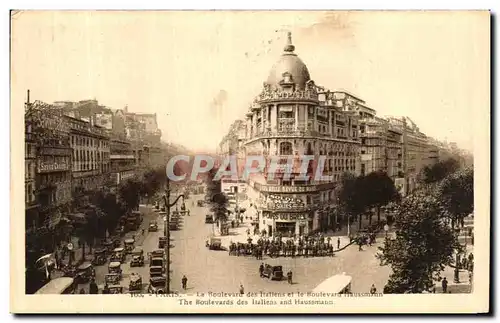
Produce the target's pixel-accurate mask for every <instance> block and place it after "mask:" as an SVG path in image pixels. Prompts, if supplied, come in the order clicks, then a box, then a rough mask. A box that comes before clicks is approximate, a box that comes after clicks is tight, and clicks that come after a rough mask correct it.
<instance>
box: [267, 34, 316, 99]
mask: <svg viewBox="0 0 500 323" xmlns="http://www.w3.org/2000/svg"><path fill="white" fill-rule="evenodd" d="M294 50H295V46H293V45H292V36H291V33H288V42H287V45H286V46H285V48H284V53H283V54H282V55H281V57H280V59H279V60H278V62H276V64H274V66H273V68H272V69H271V72H270V73H269V77H268V78H267V82H266V83H267V84H269V85H270V86H271V88H278V89H279V88H281V85H280V83H282V82H286V83H289V82H293V83H295V89H297V90H303V89H305V86H306V83H307V81H309V80H310V79H311V77H310V75H309V70H308V69H307V66H306V64H304V62H302V60H301V59H300V58H299V57H298V56H297V55H296V54H295V53H294V52H293V51H294ZM287 73H288V74H289V76H290V78H289V79H288V78H287V77H286V76H287V75H286V74H287Z"/></svg>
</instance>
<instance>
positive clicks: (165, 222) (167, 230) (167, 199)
mask: <svg viewBox="0 0 500 323" xmlns="http://www.w3.org/2000/svg"><path fill="white" fill-rule="evenodd" d="M181 197H182V200H183V201H182V203H184V194H180V195H179V196H177V198H176V199H175V201H174V202H173V203H170V180H169V179H168V177H167V182H166V188H165V195H163V200H164V202H165V212H166V214H165V216H164V218H163V234H164V236H165V237H166V238H167V239H166V240H167V241H166V243H165V247H164V248H165V255H166V257H167V259H166V260H165V272H166V275H167V279H166V280H167V286H166V294H170V208H171V207H172V206H174V205H177V202H178V201H179V199H180V198H181Z"/></svg>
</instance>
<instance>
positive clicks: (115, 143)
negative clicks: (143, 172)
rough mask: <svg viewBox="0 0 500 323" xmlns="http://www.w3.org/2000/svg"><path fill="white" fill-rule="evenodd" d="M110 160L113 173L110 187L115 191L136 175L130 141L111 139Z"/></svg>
mask: <svg viewBox="0 0 500 323" xmlns="http://www.w3.org/2000/svg"><path fill="white" fill-rule="evenodd" d="M109 160H110V173H111V180H110V183H109V185H110V186H111V187H112V188H113V189H116V187H117V186H118V185H119V184H120V183H122V182H124V181H125V180H127V179H130V178H132V177H134V176H135V175H136V172H135V170H136V162H135V156H134V152H133V149H132V145H131V143H130V141H126V140H122V139H118V138H111V140H110V156H109Z"/></svg>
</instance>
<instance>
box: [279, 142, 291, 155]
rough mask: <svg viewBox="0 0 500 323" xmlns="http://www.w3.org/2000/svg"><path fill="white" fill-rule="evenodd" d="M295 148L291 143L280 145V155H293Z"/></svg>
mask: <svg viewBox="0 0 500 323" xmlns="http://www.w3.org/2000/svg"><path fill="white" fill-rule="evenodd" d="M292 154H293V148H292V144H291V143H290V142H282V143H280V155H286V156H288V155H292Z"/></svg>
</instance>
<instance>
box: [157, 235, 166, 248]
mask: <svg viewBox="0 0 500 323" xmlns="http://www.w3.org/2000/svg"><path fill="white" fill-rule="evenodd" d="M166 244H167V237H159V238H158V248H160V249H162V248H165V245H166Z"/></svg>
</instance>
